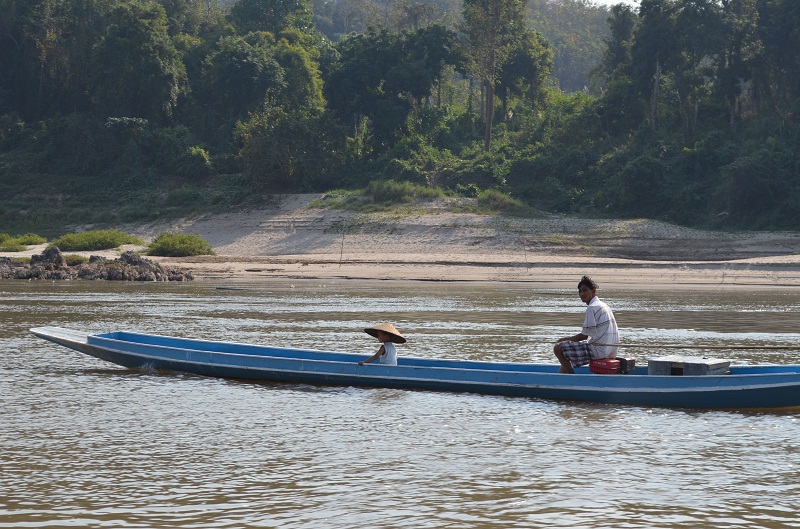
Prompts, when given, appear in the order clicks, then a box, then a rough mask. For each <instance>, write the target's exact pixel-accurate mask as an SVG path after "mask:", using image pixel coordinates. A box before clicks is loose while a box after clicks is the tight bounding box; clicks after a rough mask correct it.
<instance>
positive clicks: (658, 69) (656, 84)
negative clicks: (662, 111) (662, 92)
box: [650, 55, 661, 130]
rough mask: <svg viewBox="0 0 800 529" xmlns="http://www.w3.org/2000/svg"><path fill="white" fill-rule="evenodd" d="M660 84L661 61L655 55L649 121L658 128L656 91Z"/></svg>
mask: <svg viewBox="0 0 800 529" xmlns="http://www.w3.org/2000/svg"><path fill="white" fill-rule="evenodd" d="M660 86H661V61H660V60H659V59H658V55H656V73H655V76H654V80H653V107H652V108H651V109H650V123H651V124H652V126H653V130H658V91H659V88H660Z"/></svg>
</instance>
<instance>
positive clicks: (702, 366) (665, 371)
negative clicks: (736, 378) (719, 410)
mask: <svg viewBox="0 0 800 529" xmlns="http://www.w3.org/2000/svg"><path fill="white" fill-rule="evenodd" d="M730 367H731V362H730V360H720V359H717V358H702V357H697V356H674V355H673V356H662V357H660V358H651V359H650V360H648V361H647V374H648V375H678V376H680V375H683V376H697V375H724V374H726V373H727V372H728V370H729V369H730Z"/></svg>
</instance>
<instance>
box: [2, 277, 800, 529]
mask: <svg viewBox="0 0 800 529" xmlns="http://www.w3.org/2000/svg"><path fill="white" fill-rule="evenodd" d="M602 297H603V299H604V300H606V301H607V302H608V303H609V304H610V305H611V306H612V307H613V308H614V310H615V313H616V315H617V320H618V322H619V325H620V328H621V332H622V335H623V339H624V340H625V341H628V342H636V343H641V344H646V345H647V347H642V348H638V349H637V350H636V351H629V353H633V355H634V356H635V357H637V361H639V362H643V361H646V358H647V357H649V356H659V355H661V354H664V353H665V351H664V350H663V349H662V350H660V349H659V345H663V344H665V345H672V346H683V345H686V346H687V348H686V350H682V349H670V350H669V351H668V353H669V354H681V353H687V354H696V353H697V352H698V350H695V349H693V348H692V347H691V345H692V344H695V345H723V346H729V347H730V348H731V349H730V350H714V351H713V355H714V356H715V357H724V358H730V359H731V360H733V361H735V362H737V363H760V362H778V363H798V364H800V348H799V349H798V350H793V349H788V348H787V349H774V350H772V351H770V352H769V353H760V352H757V351H753V350H745V349H739V348H738V347H739V346H743V345H748V346H749V345H780V346H794V345H798V335H797V327H798V325H797V324H798V313H799V312H800V290H798V289H785V290H781V289H772V290H769V291H742V290H737V291H725V290H720V291H700V292H698V291H657V292H645V291H612V290H610V291H604V292H602ZM582 314H583V306H582V305H581V304H580V301H579V300H578V298H577V296H576V295H575V293H574V292H572V291H571V290H569V291H560V290H537V289H536V288H532V287H530V286H524V285H514V284H480V283H479V284H446V283H442V284H440V283H425V282H356V281H351V282H347V281H339V282H337V281H313V280H305V281H296V282H292V281H289V280H281V281H261V282H252V283H248V282H220V283H214V282H196V283H190V284H130V283H110V282H107V283H104V282H64V283H51V282H47V283H42V282H39V283H37V282H28V281H17V282H15V281H2V282H0V321H1V323H2V325H0V339H2V355H0V527H4V528H5V527H8V528H22V527H127V528H151V527H152V528H156V527H158V528H164V527H176V528H177V527H186V528H190V527H191V528H204V527H207V528H226V527H230V528H250V527H253V528H255V527H276V528H277V527H281V528H342V529H344V528H394V527H409V528H412V527H413V528H424V527H431V528H439V527H451V528H484V527H485V528H489V527H492V528H494V527H496V528H510V527H585V528H607V527H642V528H644V527H659V528H690V527H691V528H695V527H774V528H778V527H800V518H798V515H797V511H798V510H800V421H799V420H798V419H800V411H798V410H789V411H780V412H774V411H765V412H743V411H699V410H677V409H663V408H646V407H615V406H608V405H597V404H587V403H575V402H554V401H543V400H537V399H523V398H502V397H491V396H481V395H473V394H446V393H436V392H413V391H399V390H388V389H358V388H350V387H318V386H309V385H292V384H278V383H252V382H242V381H235V380H220V379H213V378H203V377H197V376H192V375H186V374H179V373H161V372H158V373H154V372H142V371H138V370H128V369H124V368H121V367H117V366H114V365H112V364H108V363H104V362H102V361H100V360H97V359H93V358H91V357H88V356H85V355H82V354H80V353H77V352H74V351H70V350H68V349H65V348H62V347H59V346H56V345H54V344H51V343H48V342H45V341H43V340H40V339H38V338H36V337H35V336H33V335H32V334H31V333H30V332H29V331H28V329H30V328H32V327H37V326H47V325H56V326H62V327H71V328H76V329H83V330H87V331H90V332H105V331H112V330H122V329H129V330H138V331H145V332H154V333H159V334H168V335H180V336H189V337H196V338H206V339H223V340H232V341H238V342H246V343H277V344H280V345H287V346H296V347H312V348H317V349H335V350H352V351H360V352H363V353H364V355H365V357H366V356H368V355H369V354H371V353H372V352H374V350H375V349H376V348H377V342H375V341H374V339H373V338H371V337H369V336H368V335H366V334H365V333H363V332H362V331H361V329H363V328H364V327H366V326H368V325H370V324H373V323H379V322H381V321H386V320H388V321H392V322H393V323H395V325H397V327H398V328H399V329H400V330H401V331H402V332H403V334H404V335H406V336H407V337H408V338H409V341H408V343H407V344H405V345H402V346H398V353H399V354H400V355H403V354H413V355H417V356H446V357H453V358H471V359H486V360H513V361H519V360H521V361H535V362H552V361H553V359H552V356H551V355H552V342H553V341H554V340H555V339H556V338H558V337H560V336H564V335H568V334H573V333H574V332H576V328H577V327H578V326H579V325H580V323H581V321H582Z"/></svg>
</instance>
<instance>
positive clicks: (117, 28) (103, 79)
mask: <svg viewBox="0 0 800 529" xmlns="http://www.w3.org/2000/svg"><path fill="white" fill-rule="evenodd" d="M167 30H168V21H167V15H166V13H165V12H164V9H163V8H162V7H161V6H160V5H158V4H144V3H139V2H125V3H121V4H119V5H118V6H117V7H116V8H115V9H114V10H113V11H112V12H111V14H110V21H109V26H108V29H107V30H106V32H105V34H104V35H103V36H102V38H101V39H100V41H99V42H98V43H97V45H96V46H95V48H94V53H93V55H92V70H93V72H92V73H93V76H92V77H93V78H92V81H93V83H92V85H93V102H94V111H95V112H96V113H98V114H100V115H101V116H129V117H139V118H145V119H149V120H154V121H163V120H165V119H167V118H169V117H171V115H172V110H173V109H174V108H175V106H176V105H177V103H178V99H179V97H180V96H181V95H182V94H184V93H185V92H186V90H187V79H186V69H185V67H184V65H183V63H182V62H181V59H180V57H179V54H178V52H177V50H176V49H175V46H174V45H173V44H172V41H171V40H170V38H169V35H168V34H167Z"/></svg>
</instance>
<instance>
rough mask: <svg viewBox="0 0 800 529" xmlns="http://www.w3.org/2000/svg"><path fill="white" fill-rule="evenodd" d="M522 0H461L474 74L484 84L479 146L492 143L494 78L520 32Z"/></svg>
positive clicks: (515, 44)
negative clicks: (481, 141) (482, 118)
mask: <svg viewBox="0 0 800 529" xmlns="http://www.w3.org/2000/svg"><path fill="white" fill-rule="evenodd" d="M524 10H525V0H464V11H463V17H464V32H465V33H466V35H467V40H468V44H467V49H468V53H469V55H470V59H471V62H472V68H473V71H474V72H475V75H476V76H477V77H478V78H479V79H480V80H481V81H482V82H483V84H484V87H485V109H486V115H485V117H484V119H485V128H484V135H483V148H484V150H485V151H488V150H489V149H490V148H491V145H492V121H493V118H494V94H495V88H496V86H497V81H498V77H499V75H500V72H501V71H502V68H503V65H504V64H505V63H506V61H508V59H509V57H510V55H511V52H512V51H513V50H514V49H515V48H516V46H517V45H518V42H519V40H520V38H521V37H522V35H523V34H524V27H525V24H524V14H525V11H524Z"/></svg>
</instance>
